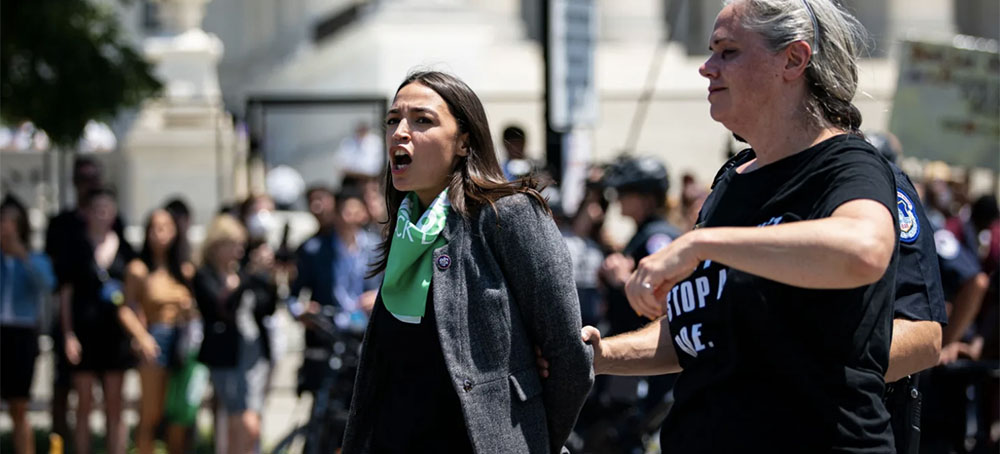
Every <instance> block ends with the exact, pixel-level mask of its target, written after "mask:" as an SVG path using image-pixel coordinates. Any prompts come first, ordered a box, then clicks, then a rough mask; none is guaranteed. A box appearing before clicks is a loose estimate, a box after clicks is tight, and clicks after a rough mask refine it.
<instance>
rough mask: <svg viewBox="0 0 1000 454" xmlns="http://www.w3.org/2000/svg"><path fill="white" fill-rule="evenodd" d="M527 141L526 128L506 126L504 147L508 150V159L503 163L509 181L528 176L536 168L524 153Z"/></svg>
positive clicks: (504, 172) (505, 175)
mask: <svg viewBox="0 0 1000 454" xmlns="http://www.w3.org/2000/svg"><path fill="white" fill-rule="evenodd" d="M526 143H527V139H526V138H525V136H524V130H523V129H521V127H520V126H514V125H511V126H508V127H506V128H504V130H503V149H504V151H506V152H507V161H505V162H504V164H503V175H504V177H506V178H507V180H508V181H514V180H517V179H519V178H523V177H526V176H528V175H529V174H530V173H531V172H532V171H533V170H534V165H533V164H532V163H531V161H529V160H528V159H527V157H526V156H525V153H524V147H525V144H526Z"/></svg>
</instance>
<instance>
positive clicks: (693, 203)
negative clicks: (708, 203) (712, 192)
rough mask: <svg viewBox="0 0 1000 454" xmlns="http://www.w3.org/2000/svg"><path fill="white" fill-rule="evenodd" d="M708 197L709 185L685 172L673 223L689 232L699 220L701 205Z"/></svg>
mask: <svg viewBox="0 0 1000 454" xmlns="http://www.w3.org/2000/svg"><path fill="white" fill-rule="evenodd" d="M707 197H708V189H707V187H703V186H702V185H701V183H699V182H698V179H697V178H695V176H694V175H693V174H690V173H685V174H684V175H683V176H682V177H681V198H680V205H679V206H678V207H677V210H676V211H675V212H673V213H671V214H672V215H673V216H672V223H673V225H675V226H677V228H678V229H680V230H682V231H684V232H687V231H689V230H691V229H693V228H694V225H695V223H696V222H698V213H699V212H701V205H702V204H703V203H705V198H707Z"/></svg>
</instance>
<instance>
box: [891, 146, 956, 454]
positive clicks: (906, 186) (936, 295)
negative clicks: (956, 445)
mask: <svg viewBox="0 0 1000 454" xmlns="http://www.w3.org/2000/svg"><path fill="white" fill-rule="evenodd" d="M891 167H892V171H893V176H894V177H895V178H896V208H897V211H898V214H899V267H898V268H897V269H896V300H895V303H894V305H893V318H894V319H907V320H914V321H924V320H930V321H935V322H938V323H941V324H942V325H943V324H945V323H947V321H948V318H947V315H946V312H945V305H944V292H943V290H942V285H941V270H940V268H939V267H938V257H937V255H938V254H937V251H936V248H935V235H934V231H933V228H932V227H931V224H930V222H929V221H928V220H927V215H926V214H925V213H924V209H923V206H922V205H921V204H920V198H919V196H918V195H917V191H916V189H915V188H914V187H913V183H912V182H911V181H910V178H909V177H907V176H906V174H905V173H903V171H902V170H900V169H899V167H896V166H895V165H891ZM884 400H885V402H886V408H887V409H888V410H889V415H890V416H891V418H892V420H891V421H892V432H893V436H894V437H895V440H896V451H897V452H899V453H910V452H914V453H915V452H917V451H918V450H919V447H920V392H919V390H918V388H917V376H915V375H914V376H910V377H906V378H903V379H900V380H898V381H896V382H894V383H889V384H888V386H887V387H886V393H885V399H884Z"/></svg>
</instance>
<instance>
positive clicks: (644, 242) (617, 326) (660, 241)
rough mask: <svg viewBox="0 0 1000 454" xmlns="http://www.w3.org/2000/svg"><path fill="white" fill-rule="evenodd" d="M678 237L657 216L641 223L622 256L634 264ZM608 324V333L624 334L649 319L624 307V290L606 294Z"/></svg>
mask: <svg viewBox="0 0 1000 454" xmlns="http://www.w3.org/2000/svg"><path fill="white" fill-rule="evenodd" d="M678 236H680V231H678V230H677V228H675V227H674V226H672V225H670V224H669V223H668V222H667V221H665V220H663V219H662V218H660V217H659V216H651V217H649V218H647V219H646V220H645V221H643V222H642V223H641V224H640V225H639V227H638V229H637V231H636V234H635V236H633V237H632V239H631V240H629V242H628V244H627V245H625V249H624V250H623V251H622V254H623V255H625V256H626V257H629V258H631V259H633V260H635V263H636V264H638V263H639V260H642V259H643V258H645V257H646V256H647V255H650V254H652V253H654V252H656V251H658V250H660V249H662V248H664V247H666V246H667V245H668V244H670V243H671V242H672V241H673V240H674V238H677V237H678ZM608 321H609V322H610V323H611V333H609V335H612V334H618V333H627V332H629V331H633V330H636V329H639V328H642V327H643V326H646V324H647V323H649V321H650V320H649V319H648V318H646V317H643V316H640V315H638V314H636V313H635V311H634V310H633V309H632V306H631V305H629V303H628V298H627V297H626V296H625V292H624V289H621V288H612V289H609V291H608Z"/></svg>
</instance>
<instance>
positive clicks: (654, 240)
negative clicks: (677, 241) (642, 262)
mask: <svg viewBox="0 0 1000 454" xmlns="http://www.w3.org/2000/svg"><path fill="white" fill-rule="evenodd" d="M673 241H674V240H673V239H671V238H670V235H667V234H665V233H657V234H655V235H653V236H650V237H649V239H648V240H646V253H647V254H655V253H656V251H659V250H660V249H663V248H665V247H667V245H669V244H670V243H671V242H673Z"/></svg>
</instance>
